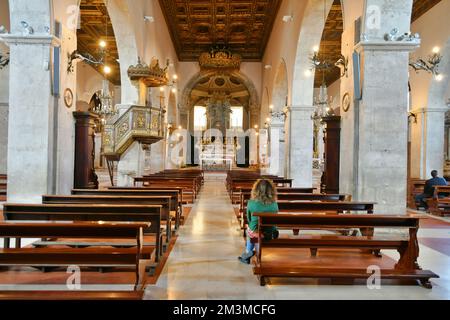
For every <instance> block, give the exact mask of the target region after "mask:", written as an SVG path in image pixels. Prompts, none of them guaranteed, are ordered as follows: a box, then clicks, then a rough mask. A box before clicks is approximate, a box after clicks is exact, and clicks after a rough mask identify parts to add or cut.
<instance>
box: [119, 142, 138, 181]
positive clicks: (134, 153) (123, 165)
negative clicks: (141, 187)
mask: <svg viewBox="0 0 450 320" xmlns="http://www.w3.org/2000/svg"><path fill="white" fill-rule="evenodd" d="M144 169H145V150H143V149H142V146H141V144H140V143H139V142H133V144H132V145H131V146H130V147H129V148H128V149H127V151H125V152H124V153H123V154H122V156H121V157H120V161H119V163H118V165H117V185H118V186H119V187H127V186H132V185H133V178H132V177H140V176H142V175H143V174H144Z"/></svg>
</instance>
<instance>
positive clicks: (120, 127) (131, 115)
mask: <svg viewBox="0 0 450 320" xmlns="http://www.w3.org/2000/svg"><path fill="white" fill-rule="evenodd" d="M163 116H164V111H163V110H162V109H160V108H151V107H144V106H131V107H130V108H129V109H128V110H127V111H126V112H125V113H123V114H121V115H118V116H115V117H112V118H110V119H108V120H107V123H106V124H105V128H104V133H103V138H102V146H103V153H102V155H103V156H104V157H105V160H106V163H107V166H108V172H109V177H110V180H111V185H113V186H114V163H115V162H118V161H119V160H120V157H121V156H122V155H123V153H124V152H125V151H127V149H128V148H129V147H130V146H131V145H132V144H133V142H135V141H137V142H140V143H142V144H146V145H151V144H154V143H156V142H158V141H160V140H162V139H164V134H165V133H164V130H165V128H164V125H163Z"/></svg>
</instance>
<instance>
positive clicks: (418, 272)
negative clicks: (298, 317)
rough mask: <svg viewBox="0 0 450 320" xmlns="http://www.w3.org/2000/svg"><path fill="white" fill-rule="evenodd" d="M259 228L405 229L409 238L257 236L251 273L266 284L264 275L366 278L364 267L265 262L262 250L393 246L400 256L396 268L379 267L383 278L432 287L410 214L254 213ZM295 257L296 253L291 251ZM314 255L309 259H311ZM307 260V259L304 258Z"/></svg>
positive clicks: (416, 225)
mask: <svg viewBox="0 0 450 320" xmlns="http://www.w3.org/2000/svg"><path fill="white" fill-rule="evenodd" d="M255 216H257V217H258V226H259V227H258V228H259V230H262V228H264V227H271V226H278V227H279V228H299V229H315V228H323V227H324V226H326V227H327V228H330V229H333V228H336V229H340V228H361V227H365V228H406V229H408V230H409V238H406V239H405V238H403V237H402V236H399V235H398V234H392V236H385V235H384V236H380V237H378V236H373V235H372V236H362V237H353V236H352V237H349V236H329V235H302V236H299V237H284V236H283V235H281V236H280V237H279V238H278V239H274V240H269V241H266V240H263V239H262V238H261V235H260V237H259V239H258V242H259V244H260V245H259V250H258V252H257V255H256V264H255V267H254V268H253V273H254V274H255V275H257V276H258V278H259V281H260V284H261V285H262V286H263V285H265V284H266V278H267V277H307V278H311V277H313V278H345V279H356V278H368V277H369V276H370V274H368V272H367V266H365V267H363V268H351V269H346V268H343V267H341V266H336V265H330V266H325V265H322V264H320V265H317V264H314V263H311V264H310V265H308V264H307V263H305V261H302V263H301V264H299V266H298V267H283V261H277V263H276V265H275V264H268V263H267V261H266V259H267V256H265V255H264V252H265V251H266V250H267V249H277V248H311V247H313V248H334V249H341V248H342V249H370V250H375V249H392V250H397V251H398V252H399V253H400V259H399V261H398V263H397V264H396V265H395V268H394V269H392V270H390V269H388V270H381V278H383V279H415V280H419V281H420V283H421V284H422V285H423V286H424V287H426V288H431V287H432V285H431V283H430V281H429V280H430V278H438V277H439V276H438V275H436V274H435V273H433V272H431V271H428V270H422V269H420V267H419V265H418V263H417V258H418V256H419V245H418V241H417V231H418V229H419V219H418V218H416V217H409V216H382V215H353V214H352V215H334V216H327V215H302V214H267V213H265V214H264V213H256V214H255ZM292 255H293V257H294V258H295V252H293V253H292ZM313 261H314V258H311V262H313ZM306 262H307V261H306Z"/></svg>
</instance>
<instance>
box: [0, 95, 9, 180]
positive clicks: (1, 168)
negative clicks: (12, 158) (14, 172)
mask: <svg viewBox="0 0 450 320" xmlns="http://www.w3.org/2000/svg"><path fill="white" fill-rule="evenodd" d="M7 163H8V103H7V102H1V101H0V174H5V173H7V167H8V166H7Z"/></svg>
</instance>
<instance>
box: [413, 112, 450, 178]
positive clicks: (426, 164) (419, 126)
mask: <svg viewBox="0 0 450 320" xmlns="http://www.w3.org/2000/svg"><path fill="white" fill-rule="evenodd" d="M447 111H448V108H447V107H442V108H429V107H428V108H421V109H417V110H413V111H412V112H413V113H414V114H415V115H416V117H417V123H414V125H413V133H414V139H413V140H412V146H411V149H412V150H411V156H412V160H413V161H411V177H412V178H419V179H429V177H430V173H431V170H438V171H439V175H441V176H442V175H443V173H444V160H445V155H444V143H445V113H446V112H447Z"/></svg>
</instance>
